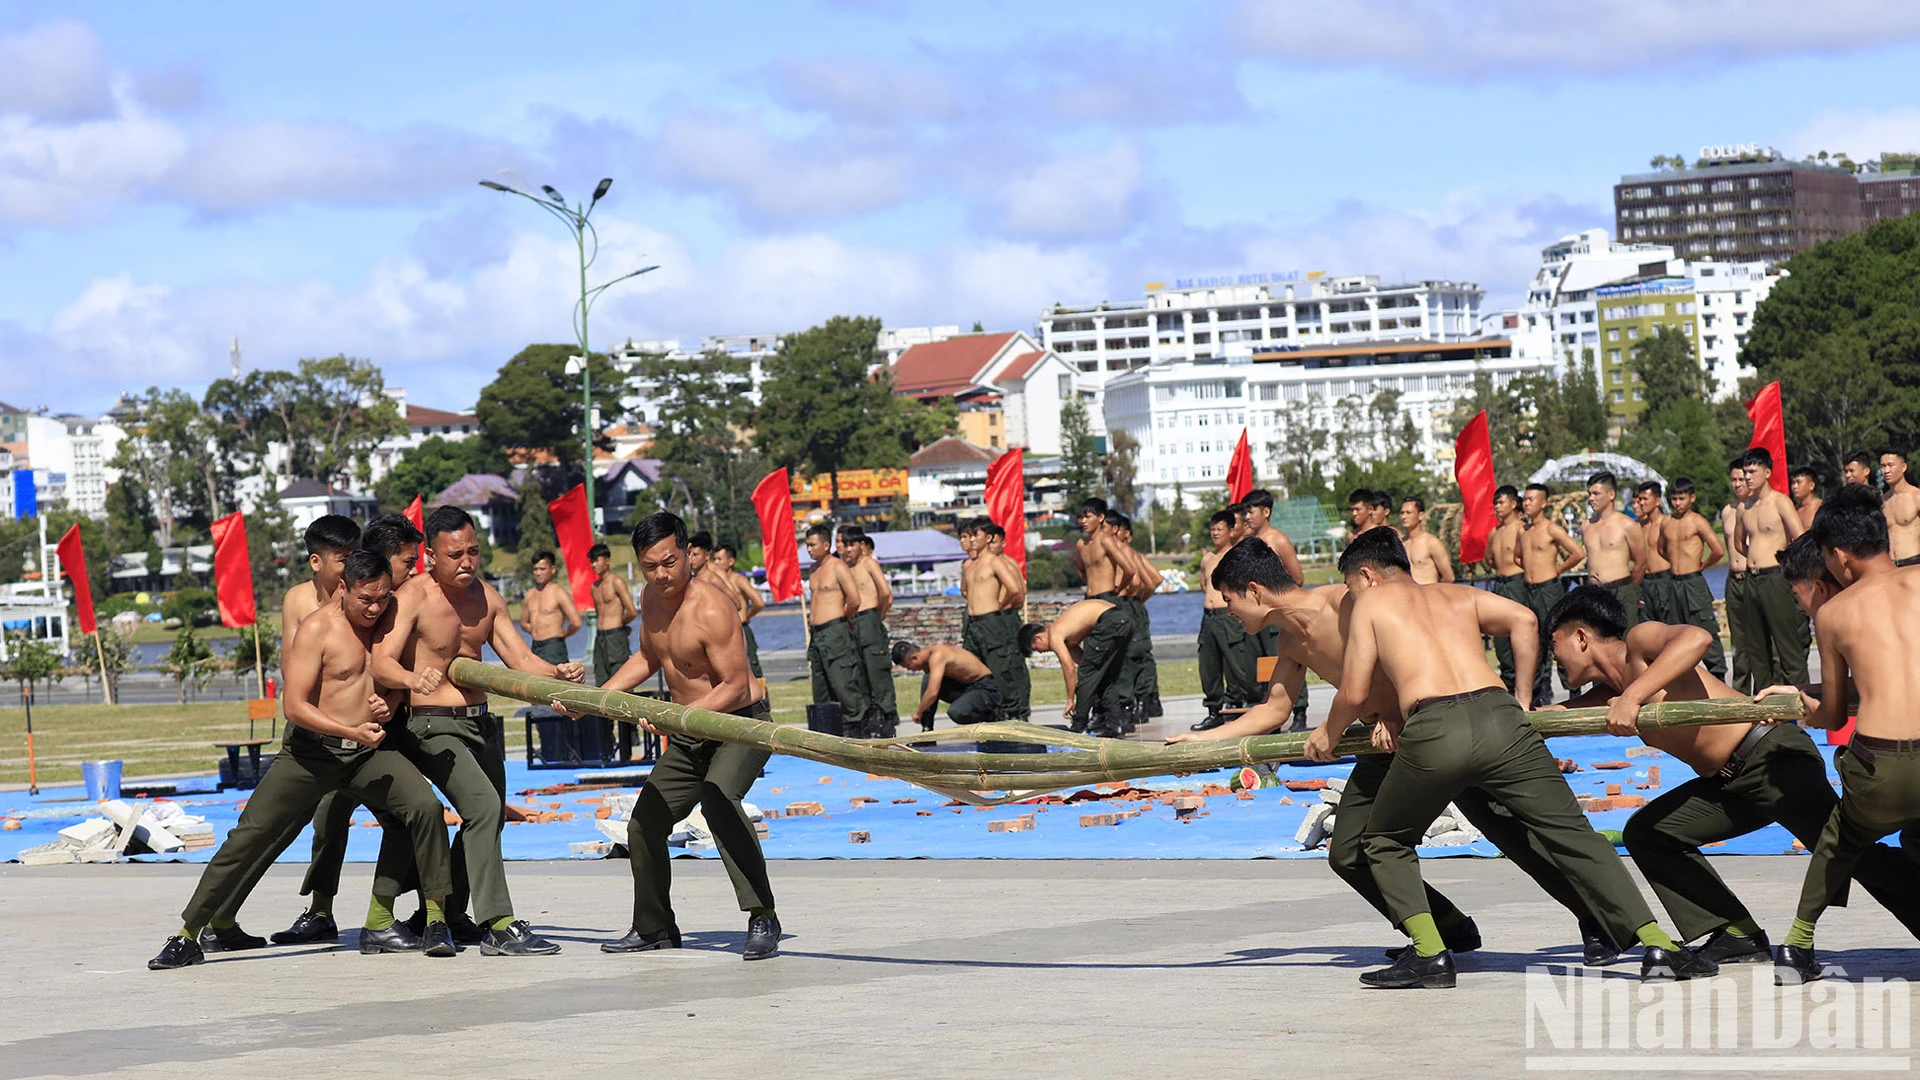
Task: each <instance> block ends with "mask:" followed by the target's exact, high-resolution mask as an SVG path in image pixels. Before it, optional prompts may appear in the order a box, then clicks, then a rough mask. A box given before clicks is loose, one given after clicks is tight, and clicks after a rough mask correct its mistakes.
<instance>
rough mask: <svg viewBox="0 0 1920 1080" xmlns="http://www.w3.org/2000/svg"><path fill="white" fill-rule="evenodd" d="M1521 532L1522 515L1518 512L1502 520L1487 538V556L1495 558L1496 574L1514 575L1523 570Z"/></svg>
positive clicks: (1502, 575)
mask: <svg viewBox="0 0 1920 1080" xmlns="http://www.w3.org/2000/svg"><path fill="white" fill-rule="evenodd" d="M1520 533H1521V523H1520V517H1519V515H1517V514H1516V515H1514V516H1513V517H1511V518H1508V519H1507V520H1506V521H1503V522H1501V523H1500V527H1499V528H1497V529H1495V530H1493V535H1492V536H1490V537H1488V538H1487V556H1488V558H1490V559H1492V560H1493V572H1494V573H1495V574H1498V575H1499V576H1501V577H1512V576H1513V575H1515V574H1518V573H1521V572H1522V568H1521V566H1520Z"/></svg>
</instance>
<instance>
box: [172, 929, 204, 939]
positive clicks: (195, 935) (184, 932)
mask: <svg viewBox="0 0 1920 1080" xmlns="http://www.w3.org/2000/svg"><path fill="white" fill-rule="evenodd" d="M205 929H206V927H204V926H183V927H181V928H180V933H179V936H180V937H183V938H186V939H187V940H188V941H199V940H200V931H202V930H205Z"/></svg>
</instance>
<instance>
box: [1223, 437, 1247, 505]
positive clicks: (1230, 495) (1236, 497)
mask: <svg viewBox="0 0 1920 1080" xmlns="http://www.w3.org/2000/svg"><path fill="white" fill-rule="evenodd" d="M1252 490H1253V449H1252V448H1251V447H1249V446H1248V445H1247V429H1246V428H1241V429H1240V441H1239V442H1237V443H1235V444H1234V445H1233V460H1232V461H1230V462H1228V463H1227V501H1228V502H1239V501H1240V500H1241V499H1244V498H1246V497H1247V492H1249V491H1252Z"/></svg>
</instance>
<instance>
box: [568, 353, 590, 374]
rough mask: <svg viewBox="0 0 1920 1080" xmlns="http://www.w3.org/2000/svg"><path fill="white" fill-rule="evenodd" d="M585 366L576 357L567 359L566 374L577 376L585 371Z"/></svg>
mask: <svg viewBox="0 0 1920 1080" xmlns="http://www.w3.org/2000/svg"><path fill="white" fill-rule="evenodd" d="M585 368H586V364H585V363H584V362H583V361H582V360H581V359H580V357H578V356H569V357H567V374H569V375H578V374H580V372H581V371H583V370H585Z"/></svg>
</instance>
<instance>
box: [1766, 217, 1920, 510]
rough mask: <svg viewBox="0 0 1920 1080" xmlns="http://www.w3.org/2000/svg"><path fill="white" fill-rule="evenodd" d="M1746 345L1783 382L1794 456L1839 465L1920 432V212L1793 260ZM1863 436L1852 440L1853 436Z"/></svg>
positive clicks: (1832, 470) (1833, 468) (1831, 467)
mask: <svg viewBox="0 0 1920 1080" xmlns="http://www.w3.org/2000/svg"><path fill="white" fill-rule="evenodd" d="M1785 269H1786V270H1787V273H1786V274H1785V275H1783V276H1782V277H1781V278H1780V279H1779V280H1778V281H1777V282H1776V283H1775V284H1774V286H1773V290H1772V291H1771V292H1770V293H1768V295H1767V298H1766V299H1765V300H1763V301H1761V303H1760V306H1759V308H1758V309H1757V310H1755V312H1754V316H1753V331H1752V333H1751V334H1749V335H1748V337H1747V344H1746V347H1745V348H1744V349H1742V350H1741V354H1740V359H1741V361H1742V362H1743V363H1747V364H1752V365H1753V367H1754V368H1755V369H1756V370H1757V371H1758V373H1759V379H1758V380H1757V381H1758V382H1759V383H1761V384H1765V383H1767V382H1769V381H1772V380H1776V379H1777V380H1779V382H1780V397H1781V404H1782V407H1783V411H1784V412H1785V414H1786V428H1787V456H1788V458H1790V459H1792V460H1794V461H1796V462H1802V461H1814V462H1819V463H1820V464H1822V465H1824V466H1825V469H1826V471H1827V472H1828V473H1829V474H1830V475H1832V474H1837V473H1838V471H1839V469H1840V463H1841V461H1842V460H1843V459H1844V458H1845V456H1846V455H1847V454H1848V453H1850V452H1852V451H1854V450H1861V449H1871V446H1872V443H1873V442H1878V441H1881V440H1882V439H1884V440H1886V441H1889V442H1893V443H1895V444H1898V445H1908V446H1910V445H1913V444H1914V443H1915V441H1916V440H1917V439H1920V218H1916V217H1911V216H1910V217H1903V218H1889V219H1886V220H1883V221H1880V222H1878V223H1876V224H1875V225H1874V226H1873V227H1872V228H1869V229H1866V230H1864V231H1862V232H1858V233H1854V234H1852V235H1849V236H1843V237H1841V238H1839V239H1837V240H1830V241H1828V242H1826V243H1824V244H1818V245H1815V246H1814V247H1812V248H1809V249H1808V250H1806V251H1803V252H1801V253H1800V254H1798V255H1795V256H1794V257H1793V258H1792V259H1789V260H1788V261H1787V263H1786V267H1785ZM1854 439H1857V440H1860V441H1858V442H1851V443H1849V442H1848V441H1847V440H1854Z"/></svg>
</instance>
